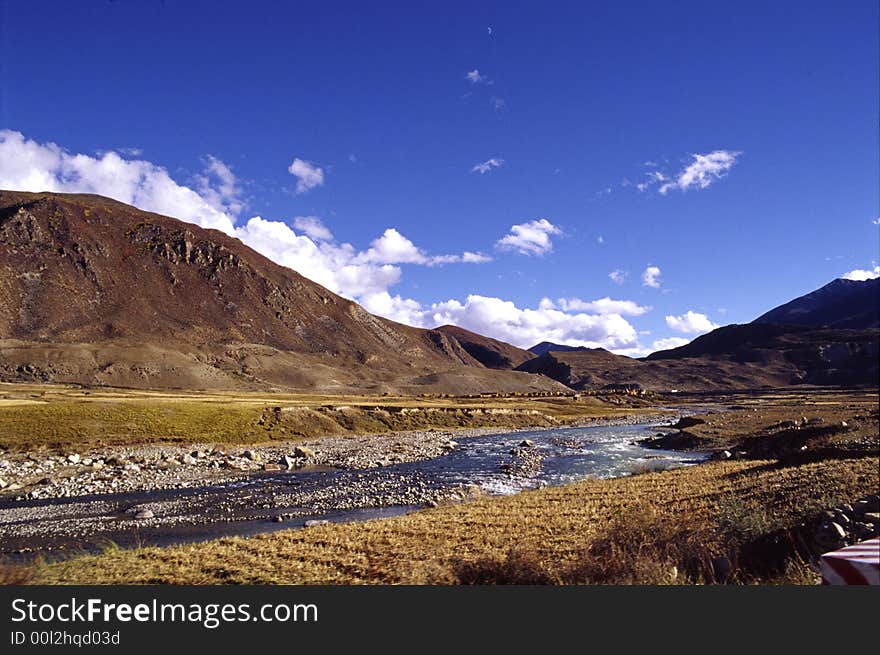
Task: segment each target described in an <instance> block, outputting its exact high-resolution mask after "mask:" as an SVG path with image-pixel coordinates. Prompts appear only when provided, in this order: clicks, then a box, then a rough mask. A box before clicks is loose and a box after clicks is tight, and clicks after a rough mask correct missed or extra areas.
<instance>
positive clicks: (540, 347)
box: [529, 341, 590, 356]
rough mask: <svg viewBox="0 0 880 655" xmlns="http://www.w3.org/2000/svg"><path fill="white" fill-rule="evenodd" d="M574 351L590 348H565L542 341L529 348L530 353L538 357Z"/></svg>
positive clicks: (558, 344)
mask: <svg viewBox="0 0 880 655" xmlns="http://www.w3.org/2000/svg"><path fill="white" fill-rule="evenodd" d="M575 350H590V348H587V347H586V346H565V345H563V344H560V343H553V342H552V341H542V342H541V343H536V344H535V345H534V346H532V347H531V348H529V352H530V353H532V354H534V355H538V356H541V355H546V354H547V353H549V352H556V353H567V352H572V351H575Z"/></svg>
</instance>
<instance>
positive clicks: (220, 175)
mask: <svg viewBox="0 0 880 655" xmlns="http://www.w3.org/2000/svg"><path fill="white" fill-rule="evenodd" d="M205 162H206V166H205V170H204V171H203V172H202V173H201V174H200V175H196V178H195V179H196V189H197V190H198V192H199V195H200V196H202V198H204V199H205V200H207V201H208V202H209V203H210V204H211V205H212V206H214V207H222V208H223V210H224V211H225V212H228V213H230V214H238V213H239V212H240V211H241V210H242V209H243V208H244V202H243V201H242V200H241V189H240V188H239V187H238V180H237V179H236V177H235V174H234V173H233V172H232V169H231V168H229V166H227V165H226V164H225V163H224V162H223V161H221V160H220V159H218V158H217V157H214V156H213V155H208V156H207V157H206V158H205Z"/></svg>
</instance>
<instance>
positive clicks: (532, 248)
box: [495, 218, 562, 257]
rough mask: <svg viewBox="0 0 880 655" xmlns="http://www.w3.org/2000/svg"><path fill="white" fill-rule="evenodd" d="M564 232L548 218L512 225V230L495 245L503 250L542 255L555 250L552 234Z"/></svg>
mask: <svg viewBox="0 0 880 655" xmlns="http://www.w3.org/2000/svg"><path fill="white" fill-rule="evenodd" d="M558 234H562V230H561V229H559V228H558V227H557V226H555V225H553V223H551V222H550V221H548V220H547V219H546V218H540V219H538V220H534V221H529V222H528V223H520V224H518V225H512V226H511V227H510V232H509V233H508V234H507V235H505V236H503V237H502V238H500V239H499V240H498V241H497V242H496V243H495V246H496V247H497V248H499V249H501V250H512V251H514V252H518V253H519V254H521V255H529V256H531V255H535V256H538V257H541V256H543V255H546V254H547V253H550V252H552V251H553V241H552V240H551V238H550V237H551V236H553V235H558Z"/></svg>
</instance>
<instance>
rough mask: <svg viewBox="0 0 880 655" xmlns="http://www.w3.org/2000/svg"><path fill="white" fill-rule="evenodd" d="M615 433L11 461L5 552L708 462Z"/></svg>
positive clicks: (176, 533) (233, 527) (170, 537)
mask: <svg viewBox="0 0 880 655" xmlns="http://www.w3.org/2000/svg"><path fill="white" fill-rule="evenodd" d="M641 420H644V418H642V419H641ZM616 423H617V426H609V425H599V426H596V425H592V426H589V427H566V428H556V429H551V430H533V431H528V430H518V431H508V432H499V431H498V430H497V429H480V430H473V429H471V430H462V431H458V432H455V433H452V432H444V431H420V432H407V433H395V434H388V435H381V436H368V437H359V438H352V437H345V438H343V437H325V438H321V439H314V440H310V441H305V442H297V443H288V444H271V445H265V446H261V447H248V448H208V447H201V448H196V447H192V446H191V447H184V446H167V445H166V446H149V447H140V448H122V449H114V451H112V452H106V451H90V452H86V453H61V454H53V455H46V454H40V456H38V457H34V456H33V455H18V456H14V457H7V458H6V459H4V460H3V463H2V465H0V466H2V471H3V474H4V475H6V476H8V478H9V479H10V480H13V481H14V482H12V485H18V486H19V488H18V489H15V488H13V489H12V490H10V489H9V486H10V485H9V483H7V490H6V493H5V494H4V495H3V497H0V551H2V553H4V554H7V555H13V556H15V555H16V554H18V555H21V554H26V553H30V552H42V553H50V552H54V553H57V552H59V551H66V552H71V551H74V552H75V551H77V550H82V549H94V548H99V547H100V545H101V543H102V542H103V543H106V542H112V543H116V544H119V545H136V544H139V543H151V544H166V543H178V542H181V541H192V540H201V539H208V538H214V537H220V536H225V535H243V534H255V533H258V532H266V531H270V530H274V529H281V528H285V527H309V526H311V525H315V524H316V523H320V522H321V521H328V520H331V521H332V520H358V519H366V518H374V517H379V516H389V515H393V514H395V513H401V512H405V511H409V510H411V509H413V508H417V507H424V506H436V505H438V504H443V503H449V502H462V501H464V500H468V499H471V498H474V497H477V496H480V495H482V494H484V493H491V494H496V493H515V492H516V491H518V490H522V489H528V488H534V487H538V486H544V485H547V484H565V483H566V482H568V481H573V480H577V479H582V478H583V477H585V476H588V475H590V476H596V477H613V476H616V475H625V474H626V473H627V472H631V471H633V470H635V469H637V468H641V467H644V466H645V465H646V463H650V465H652V466H654V465H658V466H679V465H682V464H688V463H696V462H697V461H701V459H702V458H701V456H697V455H682V454H679V453H666V456H665V457H666V458H665V460H664V459H663V458H662V457H659V456H658V455H656V454H655V453H654V452H653V451H652V452H650V453H649V452H648V451H646V450H645V449H644V448H642V447H640V446H638V445H636V444H635V438H636V437H638V436H639V435H640V434H642V431H643V430H644V426H643V425H639V424H637V422H636V420H635V419H632V418H630V419H626V420H623V421H617V422H616ZM621 424H623V425H621ZM648 460H650V462H648Z"/></svg>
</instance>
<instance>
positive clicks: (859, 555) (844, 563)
mask: <svg viewBox="0 0 880 655" xmlns="http://www.w3.org/2000/svg"><path fill="white" fill-rule="evenodd" d="M822 584H827V585H856V584H858V585H863V584H869V585H880V537H877V538H875V539H868V541H863V542H861V543H858V544H854V545H852V546H847V547H846V548H841V549H840V550H835V551H832V552H830V553H825V554H824V555H822Z"/></svg>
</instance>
